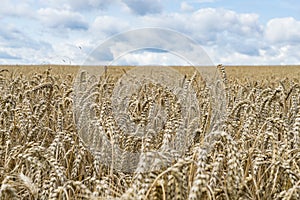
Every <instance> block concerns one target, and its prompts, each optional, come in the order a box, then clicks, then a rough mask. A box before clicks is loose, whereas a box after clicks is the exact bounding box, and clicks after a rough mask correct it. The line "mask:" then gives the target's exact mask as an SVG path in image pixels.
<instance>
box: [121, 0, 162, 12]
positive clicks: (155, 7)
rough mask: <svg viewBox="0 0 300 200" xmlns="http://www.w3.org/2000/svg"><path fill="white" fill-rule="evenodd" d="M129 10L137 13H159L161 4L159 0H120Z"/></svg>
mask: <svg viewBox="0 0 300 200" xmlns="http://www.w3.org/2000/svg"><path fill="white" fill-rule="evenodd" d="M122 1H123V3H124V4H125V5H126V6H127V7H128V8H129V10H130V11H131V12H132V13H134V14H137V15H147V14H154V13H160V12H161V11H162V4H161V1H160V0H143V1H141V0H122Z"/></svg>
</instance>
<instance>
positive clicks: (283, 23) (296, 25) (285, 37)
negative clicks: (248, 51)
mask: <svg viewBox="0 0 300 200" xmlns="http://www.w3.org/2000/svg"><path fill="white" fill-rule="evenodd" d="M265 37H266V40H267V41H270V42H271V43H299V42H300V21H297V20H295V19H294V18H292V17H288V18H275V19H272V20H270V21H269V22H268V23H267V26H266V29H265Z"/></svg>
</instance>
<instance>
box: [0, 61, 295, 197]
mask: <svg viewBox="0 0 300 200" xmlns="http://www.w3.org/2000/svg"><path fill="white" fill-rule="evenodd" d="M176 69H177V70H178V71H180V73H181V74H184V79H183V80H180V81H181V82H182V88H183V91H182V92H184V91H185V90H187V88H192V90H191V91H194V94H191V98H195V99H196V100H197V101H192V102H188V101H187V102H188V103H189V104H191V105H193V103H194V102H197V104H198V107H199V110H196V111H195V113H196V114H199V116H194V117H193V116H192V117H191V116H190V115H192V114H191V113H190V112H189V109H190V108H191V106H190V107H186V106H185V104H184V103H183V102H182V101H179V99H178V98H177V96H176V95H174V94H173V93H172V91H170V90H167V89H166V88H164V87H163V86H161V85H159V84H155V83H154V84H151V83H150V84H146V85H142V86H141V87H140V89H139V90H137V91H136V92H135V93H134V94H132V95H131V96H130V99H129V100H128V101H129V102H130V103H129V108H128V109H126V112H128V113H124V114H127V116H129V117H128V120H129V118H130V120H131V121H133V122H134V123H133V124H134V126H136V127H141V129H139V131H137V132H138V134H136V135H134V134H128V133H129V132H130V130H131V129H134V128H132V127H127V126H125V125H126V124H128V123H127V121H126V120H127V119H125V117H123V118H122V116H120V119H119V118H118V117H119V116H116V115H114V114H113V110H114V109H115V106H116V105H115V104H114V103H116V102H114V99H113V98H112V96H113V92H114V88H115V86H116V85H117V84H118V79H119V78H120V76H121V75H123V74H126V73H128V72H129V68H122V67H116V68H114V69H111V68H109V69H108V71H105V74H104V75H103V76H102V77H99V78H98V79H97V81H95V80H91V79H92V78H90V79H87V77H86V76H85V74H84V73H83V72H80V73H78V70H79V69H78V67H66V66H52V67H49V66H43V67H42V66H27V67H24V66H23V67H22V66H14V67H13V66H2V67H0V199H163V200H165V199H166V200H168V199H183V200H184V199H258V200H259V199H262V200H263V199H300V130H299V129H300V67H299V66H285V67H275V66H274V67H254V66H253V67H251V66H248V67H247V66H243V67H226V66H225V68H224V67H222V66H219V67H218V70H216V71H217V72H218V73H219V74H220V77H221V83H220V87H223V88H224V96H222V97H221V98H222V99H224V102H225V105H224V106H225V108H224V113H223V115H222V116H221V117H219V118H216V117H215V116H214V112H213V111H214V110H216V109H215V108H216V107H217V106H218V105H217V103H218V102H220V101H215V100H216V99H215V97H212V96H211V93H210V90H209V89H208V87H207V86H206V85H205V81H203V80H201V75H200V74H199V73H193V71H188V70H187V71H185V69H183V68H180V69H178V68H176ZM78 77H79V78H78ZM167 78H168V77H166V79H167ZM78 79H79V80H81V81H83V82H84V83H85V84H88V86H89V88H88V89H86V88H81V89H78V88H76V87H74V86H78V85H76V84H75V85H74V83H75V82H76V80H78ZM89 81H91V83H89ZM81 86H82V85H80V87H81ZM78 87H79V86H78ZM82 87H83V86H82ZM78 91H83V92H84V91H87V92H88V93H78ZM121 92H122V90H121V91H120V94H121ZM76 93H77V94H76ZM78 94H79V97H78ZM183 94H185V93H183ZM76 95H77V96H76ZM91 99H92V100H93V102H91V104H88V103H89V102H90V100H91ZM222 102H223V101H222ZM188 103H187V104H188ZM153 105H157V106H153ZM160 110H165V111H164V112H163V113H164V114H161V115H158V114H155V113H159V112H160ZM82 113H84V114H85V113H88V116H89V117H88V118H84V117H82V116H83V114H82ZM182 113H188V114H189V117H191V118H186V117H183V116H182ZM162 116H164V117H162ZM161 118H164V119H163V120H160V119H161ZM86 120H87V121H88V122H87V123H88V125H89V126H88V127H87V126H84V125H82V123H83V122H86ZM120 120H125V122H124V124H125V125H124V124H122V125H120V124H119V121H120ZM215 124H219V125H220V126H218V127H217V128H212V127H214V125H215ZM149 127H150V128H149ZM125 130H126V131H125ZM139 132H142V134H139ZM178 133H181V134H183V136H184V137H187V138H188V139H187V140H183V139H182V137H178ZM181 136H182V135H181ZM103 138H108V141H105V140H104V139H103ZM191 138H192V139H191ZM112 144H113V145H118V146H119V147H120V149H121V150H122V151H120V152H122V153H120V152H119V151H117V150H116V151H114V150H113V149H110V147H112V146H113V145H112ZM187 144H188V145H187ZM172 145H173V146H175V147H174V148H173V149H176V148H177V147H178V146H185V147H186V148H184V151H182V152H181V154H178V155H177V153H178V152H173V151H171V150H172V148H171V150H170V151H169V148H168V147H170V146H172ZM157 149H160V150H161V149H163V153H164V154H163V155H161V154H159V155H160V156H165V158H163V159H162V158H160V159H158V160H159V161H164V163H155V164H154V163H153V162H152V161H156V160H157V159H156V158H155V156H156V155H157V154H155V152H156V153H157V151H156V150H157ZM124 152H125V153H124ZM153 152H154V153H153ZM132 155H134V156H132ZM145 155H147V156H145ZM104 158H107V159H104ZM149 159H150V162H149ZM149 166H152V167H153V166H154V167H153V168H149ZM157 166H158V167H157Z"/></svg>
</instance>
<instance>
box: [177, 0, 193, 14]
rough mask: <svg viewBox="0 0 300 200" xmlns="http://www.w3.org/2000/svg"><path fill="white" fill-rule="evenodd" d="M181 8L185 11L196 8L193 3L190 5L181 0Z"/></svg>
mask: <svg viewBox="0 0 300 200" xmlns="http://www.w3.org/2000/svg"><path fill="white" fill-rule="evenodd" d="M180 10H181V11H183V12H191V11H194V10H195V8H194V7H193V6H192V5H190V4H188V3H187V2H185V1H184V2H181V4H180Z"/></svg>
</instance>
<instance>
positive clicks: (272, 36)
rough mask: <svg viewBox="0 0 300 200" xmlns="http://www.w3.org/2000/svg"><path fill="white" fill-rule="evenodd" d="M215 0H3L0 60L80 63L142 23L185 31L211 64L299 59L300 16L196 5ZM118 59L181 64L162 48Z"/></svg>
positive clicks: (108, 55) (114, 52)
mask: <svg viewBox="0 0 300 200" xmlns="http://www.w3.org/2000/svg"><path fill="white" fill-rule="evenodd" d="M216 1H217V0H185V1H171V0H168V3H174V4H175V3H179V5H174V4H172V6H169V5H167V3H166V2H165V1H162V0H154V1H153V0H152V1H151V0H143V1H140V0H112V1H109V0H49V1H41V0H39V1H35V0H23V1H21V2H20V1H18V0H11V1H9V0H2V1H1V7H0V19H1V20H3V23H2V21H1V29H0V46H1V49H0V62H1V63H7V62H15V63H16V62H17V63H18V62H23V63H42V62H49V63H51V62H55V63H64V61H65V63H69V62H72V63H73V64H76V63H77V64H81V62H82V61H83V60H84V59H85V58H86V56H87V55H88V52H89V51H91V50H92V49H93V48H95V47H97V45H99V44H101V42H103V41H105V40H106V39H107V38H109V37H111V36H112V35H115V34H118V33H121V32H124V31H128V30H132V29H135V28H140V27H162V28H169V29H173V30H176V31H178V32H180V33H183V34H186V35H187V36H188V37H191V38H193V39H195V40H196V41H197V42H198V43H199V44H200V45H201V46H202V47H203V48H204V49H205V51H207V53H208V55H209V56H210V57H211V59H212V60H213V62H214V63H223V64H268V63H269V64H282V63H287V64H291V63H294V64H295V63H299V62H300V21H299V20H298V19H297V18H296V17H294V18H293V17H287V18H273V19H270V20H269V21H268V22H267V23H264V22H262V19H261V18H260V16H259V15H258V14H256V13H241V12H239V11H233V10H228V9H224V8H205V7H204V8H200V9H198V10H196V9H197V8H199V6H201V7H203V6H204V5H206V4H202V3H211V4H210V5H212V6H215V4H213V2H216ZM200 3H201V5H200ZM124 9H126V10H124ZM23 23H24V24H23ZM24 27H28V29H24ZM78 30H79V31H78ZM158 37H160V39H155V38H154V39H153V38H151V37H150V35H149V34H147V33H143V35H139V36H137V37H135V38H130V40H134V41H135V43H136V44H139V45H143V44H147V42H149V41H151V40H152V42H153V44H155V43H156V42H157V41H159V42H161V43H163V42H165V41H168V40H170V39H171V38H167V37H165V36H162V35H158ZM124 42H125V43H126V41H125V40H124V41H123V42H119V43H116V44H115V45H113V44H112V46H113V47H112V48H110V49H109V50H108V51H106V52H101V53H102V54H101V55H102V57H103V58H104V59H106V60H112V59H115V58H116V57H118V56H119V55H120V52H122V51H123V50H124V49H125V50H126V48H127V46H126V44H125V43H124ZM173 43H174V45H177V46H178V48H181V50H185V49H187V50H189V48H190V47H189V46H188V45H185V44H184V43H182V42H180V41H176V40H174V41H173ZM79 47H80V48H79ZM63 60H64V61H63ZM119 61H120V62H121V61H122V62H124V63H130V62H132V63H140V64H142V63H144V64H147V63H149V64H151V63H162V64H165V63H168V62H169V63H170V64H172V62H180V61H178V60H176V59H175V58H174V57H172V56H171V57H170V56H168V54H167V53H165V52H151V53H149V52H139V53H130V54H128V55H127V56H125V57H123V58H122V59H120V60H119Z"/></svg>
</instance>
